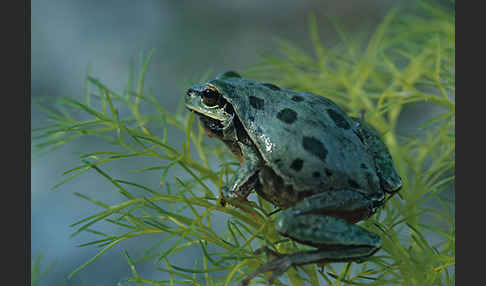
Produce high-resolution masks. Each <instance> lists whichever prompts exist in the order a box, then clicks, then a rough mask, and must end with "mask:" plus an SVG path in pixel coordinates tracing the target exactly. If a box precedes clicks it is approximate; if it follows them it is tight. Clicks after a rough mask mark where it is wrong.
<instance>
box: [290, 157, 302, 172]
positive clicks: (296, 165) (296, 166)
mask: <svg viewBox="0 0 486 286" xmlns="http://www.w3.org/2000/svg"><path fill="white" fill-rule="evenodd" d="M302 165H304V161H302V159H299V158H297V159H295V160H294V161H293V162H292V164H291V165H290V168H292V169H294V171H297V172H298V171H300V170H302Z"/></svg>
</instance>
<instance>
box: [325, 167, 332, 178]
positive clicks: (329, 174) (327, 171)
mask: <svg viewBox="0 0 486 286" xmlns="http://www.w3.org/2000/svg"><path fill="white" fill-rule="evenodd" d="M325 171H326V176H328V177H330V176H332V172H331V170H329V169H327V168H326V170H325Z"/></svg>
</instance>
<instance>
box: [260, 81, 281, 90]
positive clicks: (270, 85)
mask: <svg viewBox="0 0 486 286" xmlns="http://www.w3.org/2000/svg"><path fill="white" fill-rule="evenodd" d="M262 85H263V86H266V87H268V88H269V89H272V90H280V87H278V86H276V85H274V84H271V83H266V82H265V83H262Z"/></svg>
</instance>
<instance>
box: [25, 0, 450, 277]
mask: <svg viewBox="0 0 486 286" xmlns="http://www.w3.org/2000/svg"><path fill="white" fill-rule="evenodd" d="M419 6H420V7H419V8H420V9H419V11H418V12H417V11H413V12H414V13H410V11H407V10H395V11H392V12H391V13H389V14H388V15H387V16H386V17H385V19H384V20H383V22H382V23H381V25H380V26H379V27H378V28H377V29H376V31H375V32H374V33H373V34H372V35H371V36H370V37H367V38H366V40H356V39H355V38H352V37H350V35H348V34H347V33H346V32H344V31H343V29H342V27H340V26H339V25H337V24H335V28H336V31H337V32H338V34H339V36H340V37H341V42H340V44H339V45H337V46H334V47H325V45H324V44H323V42H322V41H321V40H320V39H319V36H318V31H317V28H316V27H317V25H316V19H315V18H314V17H311V21H310V31H311V40H312V42H313V46H314V55H310V54H309V53H307V52H305V51H303V50H300V49H299V48H298V47H296V46H295V45H293V44H291V43H288V42H286V41H279V43H280V54H278V55H275V54H272V55H265V56H264V57H263V58H262V62H261V63H260V64H258V65H256V66H253V67H251V68H249V69H248V70H247V71H246V72H244V73H243V75H245V76H246V77H251V78H256V79H260V80H264V81H270V82H272V83H276V84H278V85H280V86H282V87H287V88H293V89H297V90H305V91H310V92H314V93H317V94H321V95H324V96H326V97H328V98H330V99H332V100H333V101H335V102H336V103H338V104H339V105H340V106H341V107H343V108H344V109H345V110H346V111H348V112H349V113H350V114H351V115H353V116H359V115H360V114H361V113H362V112H364V116H365V118H366V121H367V122H369V123H370V124H371V125H372V126H374V127H375V128H376V129H377V130H379V131H380V132H381V133H382V136H383V139H384V141H385V143H386V144H387V146H388V147H389V150H390V152H391V154H392V157H393V158H394V161H395V164H396V167H397V169H398V171H399V173H400V175H401V177H402V179H403V181H404V187H403V188H402V190H401V191H400V192H399V193H398V195H394V196H389V197H388V198H387V204H385V206H384V207H383V208H382V209H381V210H380V211H378V213H377V214H376V215H374V216H373V217H371V218H370V219H368V220H366V221H364V222H361V223H360V224H361V225H363V226H364V227H366V228H367V229H370V230H372V231H374V232H376V233H378V234H380V236H381V237H382V239H383V246H382V249H381V250H380V251H379V252H378V253H377V254H375V255H374V256H373V257H371V258H370V259H369V260H367V261H366V262H364V263H361V264H356V263H346V264H339V263H338V264H327V265H325V266H323V267H322V268H318V267H317V266H316V265H307V266H304V267H298V268H292V269H290V270H289V271H288V272H287V273H286V276H287V278H288V281H289V283H290V285H304V284H305V283H309V284H310V285H318V284H319V282H318V281H319V280H324V281H327V283H328V284H329V285H344V284H351V285H453V284H454V279H455V274H454V272H455V271H454V264H455V246H454V243H455V220H454V213H453V207H454V202H453V201H451V200H450V199H448V198H447V196H445V195H443V193H444V191H445V190H448V189H451V188H453V184H454V165H455V164H454V162H455V161H454V151H455V134H454V128H455V127H454V121H455V103H454V95H455V59H454V56H455V43H454V37H455V35H454V16H453V15H452V14H451V11H450V9H451V8H444V7H442V6H438V5H435V4H434V5H432V4H427V3H426V2H419ZM151 55H152V53H149V54H148V55H147V56H145V57H143V59H142V63H141V67H140V73H139V76H138V81H137V82H133V81H130V82H129V84H128V85H127V89H126V90H124V91H123V92H121V93H118V92H116V91H114V90H112V89H110V88H109V87H107V86H105V85H104V84H103V83H102V82H101V81H100V80H98V79H96V78H95V77H93V76H91V75H88V77H87V79H86V97H85V98H84V100H76V99H72V98H56V99H54V100H52V99H44V100H45V101H43V102H42V103H41V104H40V106H41V107H42V108H44V110H45V111H46V114H47V115H48V117H49V120H50V121H51V123H52V124H51V125H49V126H46V127H43V128H40V129H37V130H34V133H35V134H37V135H36V136H34V137H33V139H34V140H35V141H36V142H37V143H36V145H35V146H34V148H35V149H38V150H40V151H46V152H49V151H51V150H52V149H54V148H57V147H60V146H62V145H64V144H66V143H68V142H70V141H72V140H75V139H78V138H79V137H83V136H94V137H97V138H99V140H101V142H106V143H108V144H111V145H112V146H113V150H112V151H99V152H90V153H86V154H81V155H80V161H81V164H80V165H79V166H76V167H74V168H72V169H70V170H68V171H66V172H65V173H64V175H65V176H67V178H66V179H65V180H63V181H62V182H60V183H59V184H58V185H56V186H55V187H56V188H57V187H59V186H61V185H63V184H64V183H66V182H67V181H69V180H72V179H74V178H76V177H77V176H79V175H80V174H83V173H85V172H88V171H91V172H96V173H98V174H99V175H101V176H103V177H104V178H106V179H107V180H108V181H109V182H110V183H111V184H112V185H113V188H114V189H115V190H117V191H118V192H120V194H122V195H123V196H124V197H125V199H124V201H123V202H122V203H119V204H112V205H110V204H106V203H103V202H101V201H99V200H97V199H95V198H91V197H87V196H85V195H83V194H76V195H78V196H79V197H80V198H82V199H86V200H88V201H90V202H92V203H93V204H96V205H98V206H99V207H100V208H101V210H100V211H99V212H97V213H95V214H93V215H91V216H89V217H86V218H83V219H81V220H80V221H78V222H75V223H73V224H72V225H71V226H72V227H75V228H76V230H75V231H74V233H73V236H74V235H77V234H79V233H81V232H88V233H91V234H93V235H95V236H97V238H95V239H94V240H93V241H91V242H88V243H85V244H83V245H81V246H97V247H99V248H100V249H101V250H100V252H99V253H98V254H97V255H96V256H95V257H93V258H92V259H90V260H89V261H87V262H86V263H85V264H83V265H81V266H80V267H79V268H78V269H76V270H74V271H73V273H72V274H71V276H72V275H74V274H76V273H78V272H79V271H81V270H82V269H83V268H85V267H86V266H88V265H89V264H90V263H91V262H93V261H94V260H96V259H98V258H99V257H100V256H101V255H103V254H104V253H105V252H106V251H108V250H110V249H111V248H112V247H114V246H116V245H118V244H119V243H120V242H122V241H124V240H127V239H133V238H136V237H141V236H146V235H153V234H155V235H157V237H160V240H159V241H158V242H157V243H155V244H154V245H153V246H151V247H149V248H148V249H147V251H146V252H145V254H144V255H142V256H141V257H130V256H129V254H128V252H125V255H126V259H127V262H128V264H129V266H130V269H131V270H132V274H133V275H132V277H130V278H128V279H127V280H128V281H132V282H135V283H137V284H138V285H175V284H179V283H188V284H191V285H229V283H230V282H234V281H238V280H241V279H242V277H244V276H245V274H247V273H250V272H251V271H253V270H254V269H256V268H257V267H258V266H259V265H262V264H263V263H265V262H266V261H267V258H266V257H265V256H264V255H254V254H253V252H254V250H255V249H256V248H257V247H261V246H268V247H269V248H271V249H273V250H276V251H279V252H282V253H287V252H295V251H297V250H298V249H305V248H306V247H305V246H302V245H299V244H296V243H295V242H293V241H290V240H288V239H282V237H280V236H279V235H278V234H277V233H276V232H275V230H274V227H273V223H274V220H275V217H276V216H275V215H274V213H275V212H274V211H275V210H274V209H273V207H272V206H271V205H270V204H269V203H267V202H265V201H264V200H262V199H260V198H257V199H256V200H257V201H256V202H255V204H254V205H251V206H250V205H241V208H233V207H222V206H221V205H220V204H219V203H218V194H217V192H218V191H219V190H220V188H221V186H222V185H224V184H225V182H227V181H228V177H230V176H231V175H232V174H233V172H234V171H235V169H236V166H237V165H238V164H237V163H236V161H235V160H234V159H233V158H232V157H231V156H230V155H229V152H228V151H227V150H226V148H225V147H224V146H223V145H222V144H220V143H216V142H214V140H207V139H205V136H204V133H203V129H202V126H201V125H200V124H199V123H198V122H197V121H195V118H194V115H193V114H192V113H189V112H185V111H184V110H183V108H182V107H180V108H179V109H178V110H177V111H175V112H174V111H168V110H166V109H164V108H163V107H162V106H161V105H160V104H159V102H158V98H157V97H156V96H155V95H154V94H153V93H151V92H145V91H144V88H143V85H144V75H145V72H146V70H147V67H148V63H149V60H150V58H151ZM93 90H94V91H96V92H93ZM181 94H183V90H181ZM412 103H424V104H428V105H430V106H435V107H439V108H440V112H439V113H440V114H439V115H437V116H435V117H434V118H431V119H430V120H429V121H428V122H427V124H425V125H424V126H421V127H419V128H418V129H417V130H416V132H415V133H413V134H397V131H396V130H397V129H396V127H397V124H398V123H399V122H400V115H401V113H402V111H403V110H404V109H405V108H407V107H408V106H409V105H410V104H412ZM141 106H143V107H144V112H143V113H142V112H140V107H141ZM121 109H123V110H125V109H127V110H128V111H129V114H128V115H127V116H122V115H121V113H122V112H120V110H121ZM74 111H75V112H74ZM156 128H161V130H162V131H161V132H160V133H159V132H157V134H155V133H154V132H153V131H152V130H155V129H156ZM176 132H179V133H180V134H184V136H185V138H186V139H185V140H184V141H183V142H181V145H180V146H173V145H170V144H169V143H168V138H169V137H170V136H173V134H175V133H176ZM159 135H160V136H159ZM133 157H153V158H157V159H159V160H160V164H158V165H155V166H147V168H145V169H142V170H136V171H139V172H155V173H157V174H158V175H159V176H160V184H159V186H147V185H142V184H139V183H136V182H131V181H127V180H123V179H119V178H114V177H112V176H111V175H110V171H109V170H107V168H104V164H105V163H108V162H112V161H116V160H119V159H129V158H133ZM215 161H217V162H218V163H219V164H220V165H219V166H218V167H217V168H215V167H211V166H210V162H215ZM171 169H179V170H181V171H184V172H185V173H187V177H188V178H187V179H180V178H167V174H168V172H169V170H171ZM216 213H221V214H225V215H226V217H227V220H226V232H225V233H218V232H217V231H216V230H215V228H214V225H213V223H214V215H215V214H216ZM102 221H104V222H108V223H110V224H113V225H116V226H118V227H119V228H120V229H122V230H123V231H121V232H120V233H117V234H115V233H105V232H104V231H103V229H95V227H96V225H97V223H99V222H102ZM429 237H438V239H437V240H438V241H439V242H438V243H436V244H432V243H431V242H430V239H428V238H429ZM189 248H197V249H199V250H200V253H201V259H196V261H195V265H194V266H193V267H192V268H183V267H180V266H177V265H173V264H171V262H170V261H171V257H172V256H174V255H175V254H177V253H179V252H184V251H185V250H186V249H189ZM148 260H151V261H153V262H154V264H155V266H154V267H155V268H156V269H157V270H158V271H160V272H162V273H164V275H162V276H164V277H168V279H167V280H159V281H155V280H150V279H147V278H144V277H141V276H140V275H139V274H138V273H137V270H136V266H137V263H140V262H143V261H148ZM340 266H343V267H340ZM166 274H168V275H166ZM284 278H285V277H282V278H281V279H280V280H282V281H284ZM259 280H260V281H261V279H259V278H257V279H255V282H256V281H259ZM282 281H277V285H284V284H283V282H282Z"/></svg>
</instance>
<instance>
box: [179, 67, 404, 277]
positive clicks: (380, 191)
mask: <svg viewBox="0 0 486 286" xmlns="http://www.w3.org/2000/svg"><path fill="white" fill-rule="evenodd" d="M185 107H186V108H187V109H188V110H190V111H192V112H194V113H195V114H197V115H198V117H199V120H200V122H201V124H202V126H203V128H204V130H205V131H206V133H207V135H208V136H210V137H215V138H217V139H219V140H221V141H222V142H223V143H224V144H225V145H226V146H227V147H228V149H229V151H230V152H231V153H232V154H233V155H234V156H236V157H237V158H238V159H239V160H240V162H241V164H240V166H239V167H238V169H237V170H236V172H235V174H234V176H232V177H231V179H230V180H229V182H228V184H226V185H225V186H223V187H222V188H221V198H220V202H221V204H222V205H223V206H225V205H226V204H227V203H230V204H232V202H238V201H239V202H248V201H247V197H248V196H249V194H250V193H251V192H252V191H253V190H254V191H255V192H256V193H257V194H258V195H259V196H261V197H262V198H263V199H264V200H266V201H268V202H270V203H271V204H273V205H274V206H275V207H276V208H278V209H280V211H279V212H278V213H277V218H276V220H275V229H276V231H277V232H278V233H279V234H280V235H281V236H283V237H286V238H288V239H290V240H293V241H295V242H298V243H301V244H304V245H307V246H310V247H311V250H304V251H298V252H295V253H286V254H282V253H278V252H276V251H273V250H271V249H270V248H268V247H263V248H261V249H259V250H257V251H256V252H255V253H256V254H258V253H261V252H262V251H263V252H267V255H268V256H269V257H273V258H274V259H273V260H270V261H269V262H268V263H266V264H264V265H262V266H260V267H258V268H257V269H256V270H255V271H254V272H253V273H251V274H249V275H247V276H246V277H245V278H244V279H243V280H242V281H241V285H247V284H248V283H249V282H250V281H251V280H252V279H253V278H255V277H256V276H257V275H259V274H262V273H265V272H271V275H270V278H269V279H268V280H267V282H268V285H272V283H273V282H274V280H275V279H276V278H277V277H279V276H280V275H282V274H284V273H285V272H286V271H287V270H288V269H289V268H290V267H292V266H294V267H295V266H300V265H305V264H314V263H315V264H325V263H334V262H350V261H356V262H361V261H364V260H366V259H367V258H368V257H370V256H372V255H373V254H375V253H376V252H377V251H378V250H379V249H380V248H381V238H380V236H379V235H378V234H376V233H374V232H371V231H369V230H367V229H365V228H364V227H362V226H360V225H358V224H356V223H357V222H359V221H362V220H364V219H366V218H369V217H370V216H371V215H373V214H374V213H375V212H376V211H377V209H378V208H379V207H381V206H383V204H384V203H385V198H386V194H395V193H396V192H398V191H399V190H400V189H401V187H402V180H401V177H400V176H399V174H398V172H397V170H396V168H395V166H394V162H393V159H392V157H391V155H390V152H389V150H388V148H387V146H386V145H385V143H384V142H383V140H382V139H381V138H380V136H379V133H378V131H376V129H375V128H373V127H372V126H371V125H369V124H367V123H366V122H365V121H364V119H363V118H358V117H352V116H348V115H347V114H346V113H345V112H344V110H343V109H342V108H340V107H339V106H338V105H337V104H336V103H335V102H333V101H332V100H331V99H329V98H326V97H324V96H322V95H318V94H314V93H311V92H306V91H297V90H292V89H286V88H281V87H279V86H277V85H275V84H272V83H268V82H261V81H257V80H253V79H246V78H244V77H242V76H241V75H240V74H239V73H237V72H235V71H232V70H229V71H225V72H222V73H220V74H218V75H217V76H216V78H215V79H212V80H209V81H207V82H203V83H200V84H196V85H194V86H192V87H190V88H189V89H187V92H186V95H185ZM233 205H237V204H233ZM312 248H315V249H312Z"/></svg>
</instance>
